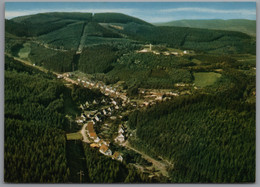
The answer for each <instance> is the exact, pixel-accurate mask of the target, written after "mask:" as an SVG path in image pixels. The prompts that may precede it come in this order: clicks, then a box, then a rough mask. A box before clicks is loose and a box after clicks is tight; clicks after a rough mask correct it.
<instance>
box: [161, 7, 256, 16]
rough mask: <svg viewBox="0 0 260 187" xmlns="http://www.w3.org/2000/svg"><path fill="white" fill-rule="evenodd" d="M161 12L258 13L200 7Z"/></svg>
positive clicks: (244, 10) (245, 10) (246, 10)
mask: <svg viewBox="0 0 260 187" xmlns="http://www.w3.org/2000/svg"><path fill="white" fill-rule="evenodd" d="M159 12H162V13H172V12H203V13H216V14H244V15H255V14H256V11H254V10H248V9H236V10H221V9H211V8H199V7H193V8H192V7H186V8H171V9H162V10H160V11H159Z"/></svg>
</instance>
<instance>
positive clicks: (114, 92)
mask: <svg viewBox="0 0 260 187" xmlns="http://www.w3.org/2000/svg"><path fill="white" fill-rule="evenodd" d="M77 81H78V83H80V84H82V85H83V86H84V87H87V88H89V89H93V88H96V89H99V90H100V92H101V93H103V94H104V95H106V96H110V97H113V98H121V99H122V100H123V101H124V102H129V99H128V98H127V96H126V92H120V91H119V90H118V89H116V88H113V87H112V86H107V85H105V84H104V83H103V82H102V81H97V82H94V81H91V80H86V79H85V80H81V79H79V78H78V79H77Z"/></svg>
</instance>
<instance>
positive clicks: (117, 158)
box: [112, 151, 123, 162]
mask: <svg viewBox="0 0 260 187" xmlns="http://www.w3.org/2000/svg"><path fill="white" fill-rule="evenodd" d="M112 159H116V160H119V161H120V162H122V161H123V157H122V156H121V154H120V153H119V152H117V151H116V152H115V153H114V154H113V156H112Z"/></svg>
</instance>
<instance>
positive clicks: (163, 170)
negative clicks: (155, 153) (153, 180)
mask: <svg viewBox="0 0 260 187" xmlns="http://www.w3.org/2000/svg"><path fill="white" fill-rule="evenodd" d="M122 145H123V146H124V147H126V148H128V149H131V150H133V151H135V152H137V153H139V154H141V155H142V156H143V158H144V159H146V160H147V161H149V162H151V163H153V166H154V168H155V169H156V170H160V172H161V173H162V175H164V176H166V177H169V175H168V172H167V164H165V163H162V162H160V161H157V160H155V159H153V158H151V157H150V156H148V155H147V154H145V153H143V152H140V151H138V150H137V149H135V148H133V147H131V145H130V144H129V143H128V141H126V142H125V143H123V144H122Z"/></svg>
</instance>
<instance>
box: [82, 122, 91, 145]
mask: <svg viewBox="0 0 260 187" xmlns="http://www.w3.org/2000/svg"><path fill="white" fill-rule="evenodd" d="M86 127H87V123H85V124H84V125H83V127H82V129H81V131H80V133H81V134H82V137H83V140H82V141H83V142H86V143H90V141H89V139H88V137H87V133H86Z"/></svg>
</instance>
